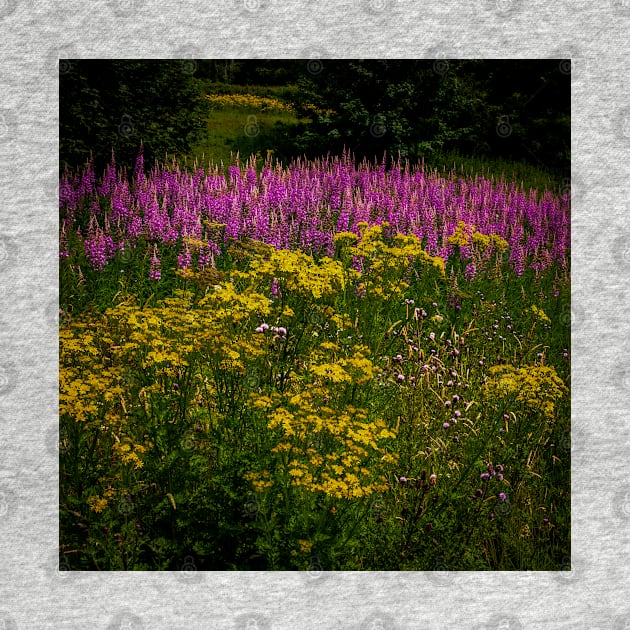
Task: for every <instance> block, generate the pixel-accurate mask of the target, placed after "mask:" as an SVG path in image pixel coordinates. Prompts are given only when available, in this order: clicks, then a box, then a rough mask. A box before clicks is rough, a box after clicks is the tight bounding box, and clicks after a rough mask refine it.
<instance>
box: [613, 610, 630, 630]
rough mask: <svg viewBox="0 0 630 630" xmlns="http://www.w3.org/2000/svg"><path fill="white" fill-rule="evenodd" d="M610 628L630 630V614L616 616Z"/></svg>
mask: <svg viewBox="0 0 630 630" xmlns="http://www.w3.org/2000/svg"><path fill="white" fill-rule="evenodd" d="M610 627H611V628H612V630H630V613H627V612H626V613H621V614H618V615H615V618H614V619H613V622H612V625H611V626H610Z"/></svg>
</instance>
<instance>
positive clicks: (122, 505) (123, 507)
mask: <svg viewBox="0 0 630 630" xmlns="http://www.w3.org/2000/svg"><path fill="white" fill-rule="evenodd" d="M118 511H119V512H120V513H121V514H123V515H125V516H129V515H130V514H133V513H134V512H135V511H136V505H135V503H134V501H133V497H132V496H131V495H130V494H125V495H123V496H122V497H121V498H120V500H119V501H118Z"/></svg>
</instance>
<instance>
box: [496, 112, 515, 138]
mask: <svg viewBox="0 0 630 630" xmlns="http://www.w3.org/2000/svg"><path fill="white" fill-rule="evenodd" d="M496 132H497V136H499V138H509V137H510V136H511V135H512V125H511V124H510V117H509V116H501V117H500V118H499V122H498V123H497V127H496Z"/></svg>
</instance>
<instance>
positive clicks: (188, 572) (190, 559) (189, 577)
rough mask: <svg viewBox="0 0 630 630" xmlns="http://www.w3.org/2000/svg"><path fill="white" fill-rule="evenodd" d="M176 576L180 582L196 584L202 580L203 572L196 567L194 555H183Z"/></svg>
mask: <svg viewBox="0 0 630 630" xmlns="http://www.w3.org/2000/svg"><path fill="white" fill-rule="evenodd" d="M176 576H177V579H178V580H179V581H180V582H186V583H187V584H197V583H199V582H201V581H202V580H203V577H204V573H203V572H202V571H199V569H198V568H197V563H196V562H195V557H194V556H185V557H184V559H183V561H182V565H181V567H180V569H179V571H177V573H176Z"/></svg>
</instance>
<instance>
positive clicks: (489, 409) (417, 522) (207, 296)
mask: <svg viewBox="0 0 630 630" xmlns="http://www.w3.org/2000/svg"><path fill="white" fill-rule="evenodd" d="M214 98H215V100H216V101H217V102H218V101H221V102H222V101H226V102H229V103H232V101H234V98H235V97H234V98H232V97H227V96H220V97H218V96H217V97H214ZM230 98H231V100H230ZM259 100H260V103H261V104H262V105H261V106H265V107H279V105H278V104H276V103H274V102H272V101H271V100H269V99H267V100H264V99H259ZM59 190H60V235H59V244H60V251H59V256H60V330H59V338H60V346H59V361H60V372H59V382H60V389H59V431H60V436H59V445H60V546H61V553H62V555H63V558H64V562H65V563H66V564H67V567H68V568H71V569H77V570H180V569H181V568H182V566H184V565H185V564H186V562H188V563H190V562H194V566H195V567H196V568H197V569H199V570H309V569H311V570H313V569H317V570H325V571H328V570H330V571H334V570H362V571H366V570H370V571H371V570H375V571H383V570H387V571H389V570H414V571H419V570H428V571H431V570H438V569H439V570H444V569H452V570H526V569H527V570H530V569H531V570H558V569H560V568H562V567H563V566H564V565H566V564H567V563H568V558H570V505H571V497H570V324H571V310H570V198H569V195H568V194H564V195H563V194H559V193H558V192H552V191H550V190H534V189H525V187H524V186H523V185H521V184H519V183H517V182H512V181H506V180H505V179H504V178H503V177H492V176H490V175H488V174H485V175H484V176H470V177H464V176H462V175H458V174H457V173H456V172H455V171H452V172H448V171H438V170H430V169H429V168H428V167H424V166H423V165H422V163H419V164H415V165H413V164H410V163H409V162H405V161H402V160H399V159H391V158H390V157H388V156H385V157H383V159H382V160H380V161H373V162H369V161H365V160H364V161H362V162H357V161H355V160H354V158H353V156H352V155H351V154H350V153H348V152H344V153H343V154H341V155H337V156H331V155H329V156H327V157H322V158H320V159H312V160H307V159H295V160H293V161H291V162H290V163H284V164H283V163H281V162H279V161H274V160H273V158H272V157H271V156H269V157H268V158H267V160H261V159H260V158H259V159H258V160H257V159H256V157H255V156H253V157H252V158H250V159H248V160H245V161H241V160H239V159H238V157H235V159H234V160H232V162H231V163H230V164H223V163H220V164H210V165H208V166H204V167H201V166H199V165H198V164H195V165H194V166H192V167H190V166H189V167H184V166H182V165H181V164H180V163H178V162H177V161H176V160H166V161H164V162H163V163H158V162H155V163H153V164H145V162H144V159H143V154H142V151H141V152H140V153H139V155H138V157H137V159H136V162H135V168H134V169H133V170H132V171H131V172H128V171H127V170H126V169H123V168H119V167H117V165H116V161H115V156H114V155H113V156H112V160H111V164H110V165H109V166H108V167H107V168H106V169H105V170H104V172H98V173H97V172H95V168H94V166H93V164H92V163H90V162H88V163H87V164H86V165H85V167H84V168H82V169H78V170H66V171H65V173H63V176H62V177H61V181H60V189H59Z"/></svg>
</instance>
